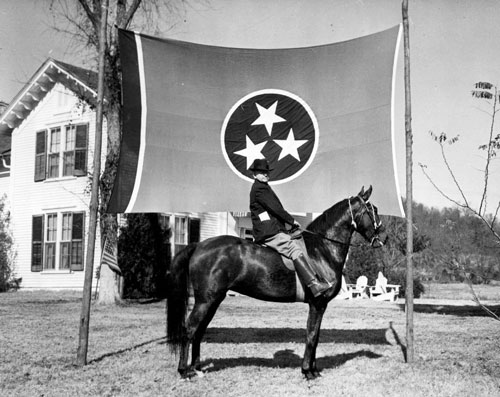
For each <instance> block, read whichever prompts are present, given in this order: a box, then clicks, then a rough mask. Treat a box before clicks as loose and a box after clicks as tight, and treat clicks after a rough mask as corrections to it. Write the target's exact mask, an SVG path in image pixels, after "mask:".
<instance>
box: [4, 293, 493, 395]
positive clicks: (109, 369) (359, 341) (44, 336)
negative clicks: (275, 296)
mask: <svg viewBox="0 0 500 397" xmlns="http://www.w3.org/2000/svg"><path fill="white" fill-rule="evenodd" d="M439 288H440V287H439ZM439 288H438V287H435V288H434V289H432V291H437V290H438V289H439ZM446 288H449V287H446ZM446 288H445V290H446ZM463 289H464V291H467V289H468V287H467V286H466V285H464V286H463ZM432 293H433V294H435V295H436V297H437V298H440V296H438V295H439V294H438V293H437V292H432ZM484 293H486V292H484ZM487 293H488V294H490V293H491V294H492V296H495V293H497V292H495V291H493V290H491V291H489V290H488V292H487ZM456 295H457V294H456ZM458 295H461V294H458ZM464 296H465V295H464ZM460 299H467V298H466V297H461V298H460ZM80 311H81V293H80V292H47V291H44V292H42V291H40V292H23V291H19V292H15V293H4V294H0V357H1V359H0V396H42V395H43V396H252V397H256V396H354V395H356V396H357V395H365V394H368V395H370V396H401V395H404V396H458V395H463V396H499V395H500V339H499V336H500V322H498V321H496V320H494V319H492V318H490V317H486V316H478V315H476V316H466V315H443V314H437V313H419V312H416V313H415V314H414V327H415V331H414V332H415V356H416V360H415V362H414V363H413V364H412V365H409V364H406V363H405V361H404V355H403V351H404V346H403V344H404V341H405V333H406V315H405V313H404V312H403V311H402V310H401V309H400V306H399V305H397V304H393V303H389V302H373V301H370V300H357V301H353V300H351V301H333V302H331V303H330V305H329V307H328V309H327V312H326V315H325V319H324V321H323V327H322V334H321V338H320V345H319V347H318V364H319V367H320V368H321V369H322V375H323V376H322V377H321V378H319V379H317V380H315V381H311V382H307V381H305V380H304V379H303V378H302V376H301V373H300V363H301V357H302V354H303V350H304V337H305V331H304V328H305V322H306V317H307V305H305V304H303V303H295V304H276V303H268V302H261V301H257V300H253V299H250V298H246V297H242V296H236V297H232V296H231V297H228V298H227V299H226V300H225V301H224V303H223V304H222V306H221V308H220V309H219V311H218V312H217V314H216V316H215V318H214V320H213V322H212V323H211V325H210V327H209V330H208V331H207V335H206V338H205V341H204V343H203V344H202V360H203V364H204V365H205V366H206V367H207V371H206V373H205V376H204V377H203V378H196V379H194V380H192V381H182V380H181V379H180V378H179V377H178V375H177V371H176V368H177V359H176V358H175V357H173V356H172V355H171V354H170V353H169V351H168V348H167V345H166V343H165V338H164V335H165V302H157V303H150V304H141V303H138V302H131V303H126V304H124V305H120V306H114V307H103V306H93V307H92V313H91V319H90V324H91V327H90V344H89V356H88V359H89V363H88V365H86V366H85V367H83V368H80V367H77V366H75V365H74V363H75V361H76V350H77V343H78V321H79V315H80Z"/></svg>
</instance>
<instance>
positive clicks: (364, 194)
mask: <svg viewBox="0 0 500 397" xmlns="http://www.w3.org/2000/svg"><path fill="white" fill-rule="evenodd" d="M372 190H373V188H372V185H370V187H369V188H368V190H367V191H366V192H365V187H364V186H363V188H362V189H361V192H360V193H359V196H360V197H361V198H362V199H363V200H365V201H368V199H369V198H370V196H371V195H372Z"/></svg>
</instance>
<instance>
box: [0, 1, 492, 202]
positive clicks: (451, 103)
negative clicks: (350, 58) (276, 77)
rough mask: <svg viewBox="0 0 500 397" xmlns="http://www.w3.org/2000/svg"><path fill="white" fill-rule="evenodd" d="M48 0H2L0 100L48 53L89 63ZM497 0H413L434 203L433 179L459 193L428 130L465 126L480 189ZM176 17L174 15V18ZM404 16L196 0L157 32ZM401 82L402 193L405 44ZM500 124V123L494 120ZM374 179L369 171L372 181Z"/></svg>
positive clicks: (292, 43)
mask: <svg viewBox="0 0 500 397" xmlns="http://www.w3.org/2000/svg"><path fill="white" fill-rule="evenodd" d="M48 4H50V1H49V0H3V1H2V2H1V5H0V100H3V101H5V102H10V101H11V100H12V99H13V98H14V97H15V95H16V94H17V93H18V92H19V91H20V90H21V88H22V87H23V85H24V83H25V82H26V81H27V80H28V79H29V78H30V77H31V76H32V75H33V74H34V73H35V71H36V70H37V69H38V67H39V66H40V65H41V64H42V63H43V62H44V61H45V60H46V59H47V58H48V57H53V58H56V59H58V60H61V61H65V62H68V63H73V64H75V65H77V66H83V67H88V60H87V59H85V57H83V56H82V54H81V53H75V52H74V48H73V46H72V44H71V40H70V38H68V37H66V36H62V35H61V34H56V33H55V32H54V31H53V30H52V28H51V19H50V13H49V11H48V8H47V6H48ZM498 15H500V2H498V1H496V0H475V1H470V0H409V16H410V36H409V37H410V80H411V107H412V109H411V110H412V132H413V147H412V151H413V198H414V200H415V201H417V202H419V203H422V204H424V205H427V206H429V207H443V206H451V205H452V204H451V203H450V202H449V201H447V200H446V199H444V198H443V197H442V196H441V195H440V194H439V192H437V190H436V189H435V188H434V187H433V186H432V185H431V184H430V183H429V182H428V181H427V179H426V178H425V176H424V175H423V173H422V171H421V169H420V166H419V164H424V165H426V166H427V168H426V170H427V172H428V173H429V174H430V175H431V176H432V177H433V179H434V181H435V182H436V184H437V185H438V186H439V187H440V188H442V189H443V190H444V191H445V192H446V193H447V194H449V195H450V196H452V197H455V198H459V196H458V191H457V190H456V188H454V185H453V182H452V179H451V178H450V177H449V175H448V174H447V172H446V167H445V166H444V163H443V161H442V159H441V157H440V149H439V146H438V145H437V144H436V143H435V142H433V140H432V139H431V137H430V134H429V131H433V132H434V133H436V134H438V135H439V134H440V133H441V132H445V133H446V134H447V135H448V136H455V135H460V139H459V141H458V142H457V143H456V144H454V145H452V146H448V145H446V146H447V147H446V149H447V153H448V154H449V161H450V165H451V167H452V169H453V170H454V171H455V172H456V175H457V177H458V180H459V182H460V184H461V186H462V187H463V189H464V192H465V194H466V196H467V197H468V198H469V199H470V200H471V204H472V205H473V206H474V207H477V203H478V202H479V199H480V195H481V193H482V186H483V185H482V180H483V174H482V172H481V170H483V169H484V154H483V153H482V152H480V151H479V150H477V147H478V146H479V145H480V144H483V143H486V142H487V140H488V132H489V129H490V122H491V116H489V115H488V110H489V109H490V108H489V106H488V104H487V103H486V102H485V101H483V100H477V99H474V98H472V96H471V90H472V89H473V85H474V83H476V82H478V81H488V82H491V83H493V84H498V83H499V81H500V51H498V48H499V44H498V40H499V39H498V38H499V37H500V24H499V23H498ZM170 22H171V20H170V19H169V23H170ZM401 22H402V14H401V1H400V0H365V1H363V0H357V1H355V0H352V1H346V0H274V1H268V0H192V1H191V2H190V3H189V5H188V7H187V8H186V9H185V11H184V12H183V13H182V14H181V15H180V17H179V18H178V20H177V23H176V24H175V25H174V26H170V25H169V26H167V25H166V24H165V26H164V27H160V29H157V30H156V31H154V32H147V31H143V32H144V33H148V34H153V35H155V36H158V37H166V38H173V39H178V40H184V41H192V42H196V43H201V44H211V45H218V46H227V47H243V48H293V47H304V46H313V45H319V44H326V43H332V42H338V41H344V40H349V39H352V38H355V37H360V36H364V35H368V34H371V33H375V32H378V31H381V30H384V29H387V28H390V27H392V26H394V25H397V24H399V23H401ZM399 53H400V54H399V58H398V68H397V75H396V86H395V120H394V121H395V133H396V148H397V152H398V156H397V157H398V160H397V164H398V173H399V180H400V188H401V190H402V193H403V194H405V191H406V187H405V185H406V184H405V181H406V171H405V164H406V149H405V124H404V103H405V93H404V80H403V78H404V72H403V47H402V46H401V48H400V51H399ZM497 131H498V129H497ZM493 165H494V166H493V169H492V173H491V182H492V184H491V185H490V186H492V191H491V195H490V199H489V202H490V203H491V211H493V210H494V207H493V204H494V201H495V200H496V202H498V199H499V198H500V184H499V183H498V182H497V183H496V186H495V183H494V182H495V180H498V171H500V167H499V164H498V160H495V161H494V162H493ZM369 183H370V182H369V181H367V184H369Z"/></svg>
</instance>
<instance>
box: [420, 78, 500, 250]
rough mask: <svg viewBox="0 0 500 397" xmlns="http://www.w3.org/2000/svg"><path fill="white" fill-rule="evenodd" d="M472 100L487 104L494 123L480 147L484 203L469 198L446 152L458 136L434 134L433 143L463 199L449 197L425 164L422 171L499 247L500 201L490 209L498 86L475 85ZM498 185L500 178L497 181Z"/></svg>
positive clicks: (498, 141)
mask: <svg viewBox="0 0 500 397" xmlns="http://www.w3.org/2000/svg"><path fill="white" fill-rule="evenodd" d="M472 96H473V97H474V98H477V99H480V100H483V101H486V102H487V104H488V106H489V113H488V114H489V117H490V118H491V120H490V128H489V132H488V141H487V142H486V143H485V144H482V145H480V146H479V150H481V151H482V152H484V153H485V154H486V157H485V163H484V169H483V170H482V174H483V178H482V182H481V185H480V186H478V188H479V189H480V191H481V192H482V194H481V198H480V202H479V204H478V205H477V206H474V204H472V202H471V200H470V199H469V198H468V197H467V195H466V194H465V191H464V189H463V187H462V185H461V184H460V182H459V181H458V178H457V175H456V173H455V171H454V170H453V168H452V166H451V165H450V162H449V160H448V156H447V152H446V149H445V144H446V143H447V144H449V145H453V144H455V143H456V142H457V141H458V140H459V137H458V136H455V137H453V138H449V137H448V136H447V134H446V133H444V132H442V133H441V134H440V135H439V136H438V135H436V134H434V133H433V132H432V131H430V132H429V133H430V135H431V137H432V139H433V140H434V141H435V142H436V143H437V144H438V145H439V146H440V149H441V157H442V159H443V162H444V164H445V167H446V169H447V171H448V173H449V175H450V178H451V179H452V180H453V183H454V184H455V186H456V187H457V189H458V192H459V193H458V194H459V197H453V196H451V195H449V194H448V193H446V192H444V191H443V190H442V189H441V188H440V187H439V186H438V184H437V183H436V182H435V181H434V180H433V179H432V178H431V176H430V175H429V173H428V172H427V167H426V166H425V165H423V164H420V168H421V169H422V171H423V173H424V175H425V176H426V177H427V179H428V180H429V181H430V183H431V184H432V185H433V186H434V187H435V188H436V189H437V191H438V192H439V193H440V194H441V195H442V196H443V197H445V198H446V199H447V200H448V201H450V202H451V203H452V204H455V205H456V206H458V207H459V208H461V209H463V210H465V212H468V213H470V214H472V215H474V216H475V217H476V218H478V219H479V220H480V221H481V222H482V223H483V225H484V226H485V227H486V228H487V229H488V230H489V231H490V233H491V234H492V235H493V236H494V237H495V239H496V240H497V242H498V244H500V233H499V232H498V230H497V220H498V212H499V210H500V200H498V198H497V200H498V201H497V202H495V203H494V204H493V209H492V210H490V208H489V204H490V203H489V199H490V192H491V183H492V175H491V165H492V161H493V160H494V158H495V157H496V155H497V151H498V150H499V149H500V134H499V133H495V130H496V128H497V127H496V124H495V122H496V114H497V112H498V110H499V109H498V108H499V100H500V94H499V92H498V88H497V86H495V85H493V84H491V83H485V82H479V83H476V84H475V85H474V90H472ZM494 181H495V182H496V183H497V184H498V178H496V179H495V180H494Z"/></svg>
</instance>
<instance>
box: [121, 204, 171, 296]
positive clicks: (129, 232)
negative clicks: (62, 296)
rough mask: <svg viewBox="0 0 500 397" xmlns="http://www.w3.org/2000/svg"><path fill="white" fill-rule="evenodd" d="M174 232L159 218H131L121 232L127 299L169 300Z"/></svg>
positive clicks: (152, 215) (130, 216)
mask: <svg viewBox="0 0 500 397" xmlns="http://www.w3.org/2000/svg"><path fill="white" fill-rule="evenodd" d="M169 240H170V230H169V229H162V228H161V227H160V226H159V224H158V218H157V216H156V214H130V215H128V216H127V223H126V225H125V226H123V227H121V228H120V237H119V240H118V247H119V248H118V264H119V266H120V269H121V271H122V273H123V277H124V289H123V297H124V298H131V299H137V298H157V299H161V298H164V297H165V294H166V286H165V274H166V271H167V268H168V265H169V261H170V243H169Z"/></svg>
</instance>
